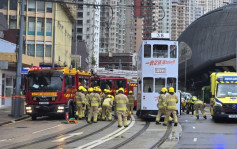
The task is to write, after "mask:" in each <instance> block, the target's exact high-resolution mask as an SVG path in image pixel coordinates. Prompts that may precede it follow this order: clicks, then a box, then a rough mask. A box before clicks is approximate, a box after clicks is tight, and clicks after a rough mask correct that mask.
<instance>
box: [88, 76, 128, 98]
mask: <svg viewBox="0 0 237 149" xmlns="http://www.w3.org/2000/svg"><path fill="white" fill-rule="evenodd" d="M95 86H99V87H100V89H101V90H102V91H104V89H109V90H111V95H113V96H115V95H116V90H118V89H119V88H121V87H122V88H124V94H126V95H128V84H127V79H126V78H124V77H117V76H94V77H91V87H95Z"/></svg>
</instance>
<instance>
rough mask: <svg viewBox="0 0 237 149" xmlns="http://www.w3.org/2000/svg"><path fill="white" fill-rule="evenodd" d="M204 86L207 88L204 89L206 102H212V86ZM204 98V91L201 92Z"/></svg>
mask: <svg viewBox="0 0 237 149" xmlns="http://www.w3.org/2000/svg"><path fill="white" fill-rule="evenodd" d="M203 88H205V90H204V102H205V103H210V98H209V94H210V89H211V88H210V86H203ZM201 95H202V98H203V91H202V93H201Z"/></svg>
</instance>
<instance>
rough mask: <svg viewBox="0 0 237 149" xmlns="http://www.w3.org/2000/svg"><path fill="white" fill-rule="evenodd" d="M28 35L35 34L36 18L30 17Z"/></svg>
mask: <svg viewBox="0 0 237 149" xmlns="http://www.w3.org/2000/svg"><path fill="white" fill-rule="evenodd" d="M28 35H35V18H33V17H29V18H28Z"/></svg>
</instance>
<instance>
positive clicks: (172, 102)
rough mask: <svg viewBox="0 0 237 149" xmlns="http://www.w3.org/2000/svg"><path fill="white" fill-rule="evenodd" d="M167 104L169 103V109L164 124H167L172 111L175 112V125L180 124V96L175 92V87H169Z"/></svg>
mask: <svg viewBox="0 0 237 149" xmlns="http://www.w3.org/2000/svg"><path fill="white" fill-rule="evenodd" d="M165 100H166V105H167V110H166V114H165V120H164V124H163V125H164V126H167V123H168V119H169V116H170V115H171V113H172V114H173V118H174V126H177V125H178V118H177V112H176V110H177V105H176V104H177V103H178V96H177V95H176V94H175V93H174V88H173V87H170V88H169V93H168V95H166V98H165Z"/></svg>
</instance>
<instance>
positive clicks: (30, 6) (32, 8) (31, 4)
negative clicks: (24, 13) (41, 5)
mask: <svg viewBox="0 0 237 149" xmlns="http://www.w3.org/2000/svg"><path fill="white" fill-rule="evenodd" d="M28 11H35V0H28Z"/></svg>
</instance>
